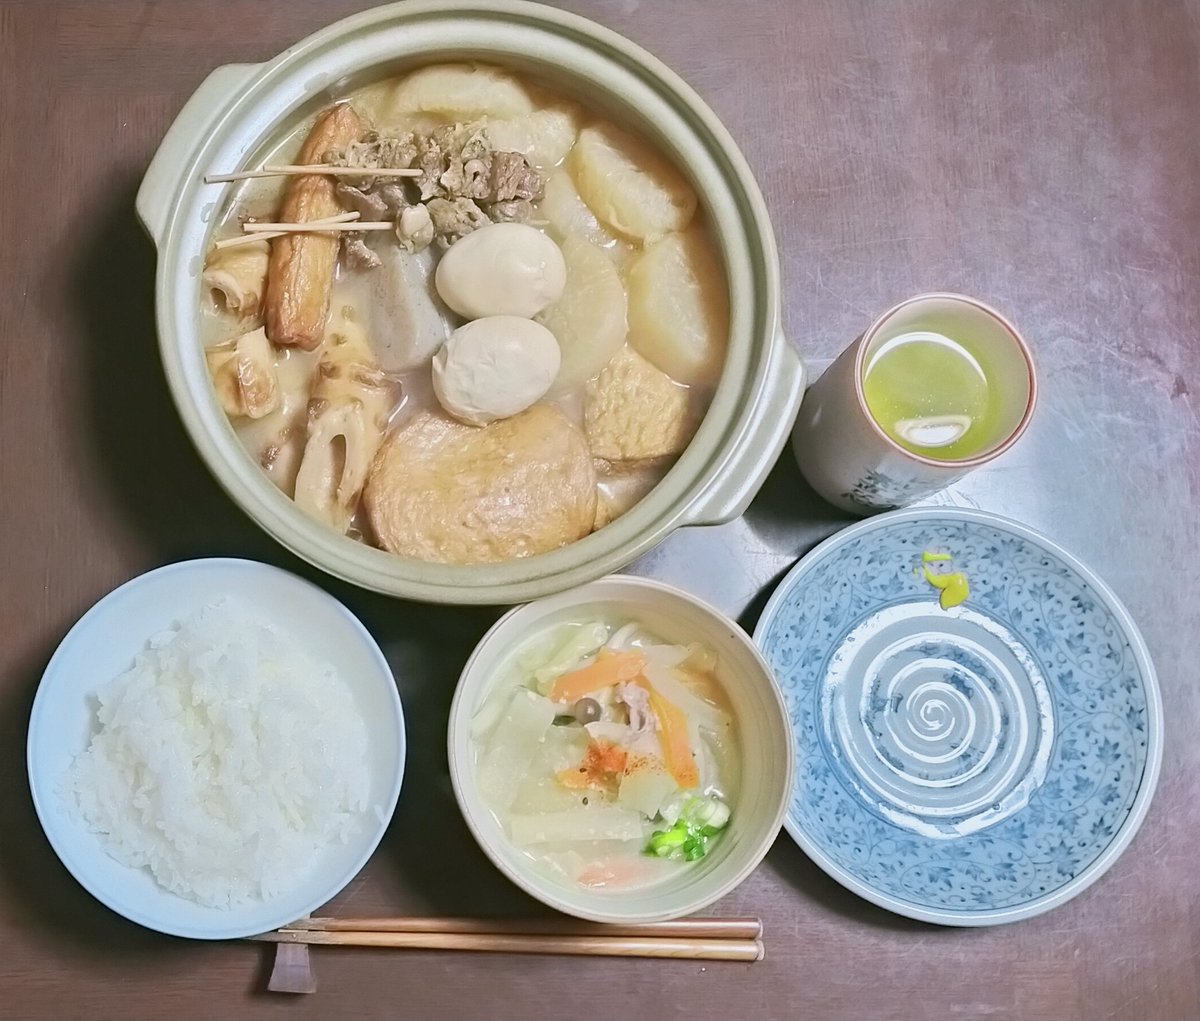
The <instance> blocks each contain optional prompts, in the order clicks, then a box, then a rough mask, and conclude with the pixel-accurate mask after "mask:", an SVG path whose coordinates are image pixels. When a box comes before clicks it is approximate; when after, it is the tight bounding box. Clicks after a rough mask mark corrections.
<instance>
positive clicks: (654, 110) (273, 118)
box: [137, 0, 804, 604]
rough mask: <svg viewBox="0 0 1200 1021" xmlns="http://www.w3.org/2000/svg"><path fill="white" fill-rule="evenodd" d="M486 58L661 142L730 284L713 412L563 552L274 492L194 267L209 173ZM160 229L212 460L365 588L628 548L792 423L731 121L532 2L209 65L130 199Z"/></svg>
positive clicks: (546, 572)
mask: <svg viewBox="0 0 1200 1021" xmlns="http://www.w3.org/2000/svg"><path fill="white" fill-rule="evenodd" d="M454 59H459V60H461V59H478V60H481V61H485V62H490V63H495V64H500V65H505V66H509V67H512V68H513V69H515V70H517V71H520V72H525V73H529V74H530V75H533V76H536V77H538V78H540V79H544V80H546V81H547V82H548V83H549V84H552V85H554V86H556V87H558V88H561V89H562V90H563V91H565V92H569V93H573V94H576V95H578V96H580V97H581V98H583V99H585V101H586V102H587V103H588V104H589V105H590V106H592V107H593V108H595V109H598V110H599V111H601V112H603V113H605V114H607V115H609V116H612V117H614V118H616V119H618V120H619V121H621V122H623V123H625V124H628V125H629V126H631V127H633V128H635V129H636V130H638V131H640V132H642V133H644V134H645V135H647V136H648V137H650V138H652V139H653V140H654V141H655V142H657V143H658V144H659V145H660V146H661V147H662V148H663V150H664V151H665V152H667V153H668V154H670V155H671V156H672V157H673V158H674V159H675V160H676V161H677V163H678V164H679V165H680V166H681V167H682V168H683V169H684V170H685V171H686V172H687V174H688V175H689V176H690V177H691V179H692V181H693V183H694V185H695V187H696V189H697V191H698V193H699V194H700V196H701V198H702V201H703V202H704V204H705V206H706V207H707V212H708V216H709V220H710V223H711V225H712V228H713V234H714V237H715V238H716V241H717V243H718V246H719V248H720V251H721V253H722V255H723V258H724V262H725V268H726V273H727V276H728V282H729V291H730V299H731V301H730V314H731V336H730V343H729V350H728V356H727V358H726V363H725V367H724V371H723V374H722V376H721V379H720V383H719V385H718V387H717V390H716V393H715V395H714V398H713V401H712V404H711V406H710V409H709V412H708V415H707V417H706V418H705V420H704V422H703V424H702V425H701V427H700V429H699V431H698V432H697V434H696V437H695V439H694V440H693V441H692V443H691V445H690V446H689V447H688V449H687V451H686V452H685V453H684V454H683V455H682V456H681V457H680V458H679V460H678V462H677V463H676V464H675V465H674V467H673V468H672V469H671V470H670V471H669V472H668V473H667V475H666V477H665V478H664V479H663V481H662V482H661V483H660V484H659V485H658V486H657V487H656V488H655V489H654V490H653V491H652V492H651V493H650V494H649V495H648V496H647V497H646V498H645V499H643V500H642V501H641V502H640V503H639V504H637V506H635V507H634V508H633V509H632V510H631V511H630V512H629V513H627V514H626V515H624V516H623V517H621V518H619V519H618V520H617V521H616V522H614V523H613V524H611V525H609V526H608V527H607V528H603V529H601V530H600V531H598V532H596V533H594V534H593V535H590V536H588V537H587V538H585V539H582V540H580V541H579V542H575V543H572V544H571V545H569V546H566V547H564V548H562V549H559V550H556V551H554V552H552V553H546V554H542V555H539V556H535V557H530V558H527V559H523V560H514V561H509V562H507V563H503V564H495V565H482V566H455V565H446V564H431V563H425V562H422V561H417V560H410V559H405V558H402V557H397V556H394V555H392V554H389V553H385V552H383V551H381V550H377V549H372V548H370V547H368V546H365V545H363V544H361V543H358V542H355V541H353V540H351V539H348V538H346V537H344V536H341V535H337V534H335V533H334V532H333V531H332V530H329V529H327V528H325V527H324V526H322V525H320V524H318V523H317V522H315V521H312V520H310V519H309V518H308V517H306V516H305V514H304V513H303V512H301V511H300V510H299V509H298V508H297V507H296V506H295V505H294V504H293V503H292V501H291V500H290V499H288V498H287V497H286V496H285V495H283V494H282V493H280V492H279V491H278V490H277V489H276V488H275V487H274V486H273V485H272V484H271V482H270V481H269V479H268V478H267V477H266V475H265V474H264V473H263V472H262V470H261V469H260V468H259V466H258V465H257V463H256V462H255V460H254V459H253V458H252V457H251V456H250V455H249V454H247V452H246V451H245V450H244V449H243V447H242V445H241V444H240V442H239V441H238V438H237V436H236V435H235V434H234V431H233V429H232V427H231V426H230V424H229V422H228V421H227V419H226V417H225V414H224V413H223V412H222V410H221V408H220V406H219V405H218V403H217V400H216V397H215V395H214V393H213V388H212V385H211V383H210V381H209V378H208V372H207V370H206V367H205V363H204V355H203V344H202V340H201V332H200V331H201V323H200V319H201V316H200V293H201V288H200V271H201V265H202V258H203V253H204V251H205V249H206V247H207V244H208V238H209V234H210V231H211V229H212V221H213V219H214V216H215V214H216V212H217V210H218V208H219V206H220V203H221V200H222V196H223V194H224V193H223V192H222V190H221V186H219V185H205V184H204V183H203V181H202V178H203V175H205V174H206V173H213V172H216V171H221V170H231V169H236V168H240V167H246V166H255V165H257V163H256V160H258V159H259V158H260V157H261V154H262V153H264V152H265V151H266V150H267V149H268V148H269V146H270V144H271V143H272V142H273V141H274V140H275V139H276V138H277V137H278V135H279V133H280V127H281V125H285V124H287V123H289V122H291V121H292V120H294V119H297V118H299V117H301V116H303V115H305V114H306V113H309V112H311V111H312V110H314V109H316V108H319V107H320V106H323V105H325V104H328V103H329V102H330V101H331V99H332V98H333V97H336V96H340V95H342V94H343V93H344V92H346V91H347V90H348V89H350V88H353V87H354V86H355V85H357V84H360V83H366V82H368V81H371V80H377V79H379V78H382V77H385V76H388V75H394V74H398V73H400V72H402V71H403V70H405V69H407V68H411V67H416V66H419V65H422V64H427V63H431V62H434V61H442V60H454ZM137 210H138V215H139V216H140V217H141V220H142V222H143V223H144V225H145V227H146V230H147V231H148V232H149V234H150V236H151V238H152V239H153V241H154V243H155V245H156V246H157V248H158V272H157V284H156V290H155V296H156V307H157V318H158V333H159V346H160V349H161V353H162V359H163V364H164V367H165V369H166V376H167V381H168V383H169V384H170V389H171V394H172V396H173V397H174V400H175V404H176V406H177V407H178V409H179V414H180V416H181V418H182V419H183V423H184V425H185V427H186V428H187V431H188V433H189V434H190V435H191V438H192V440H193V442H194V443H195V445H196V447H197V449H198V450H199V452H200V455H201V457H202V458H203V459H204V461H205V462H206V464H207V465H208V467H209V469H210V470H211V471H212V472H213V474H214V475H215V476H216V478H217V479H218V481H219V482H220V484H221V485H222V486H223V487H224V488H225V490H226V491H227V492H228V493H229V495H230V496H231V497H232V498H233V499H234V500H235V501H236V502H237V504H238V505H239V506H240V507H241V508H242V509H243V510H244V511H245V512H246V513H247V514H248V515H250V517H251V518H253V519H254V520H255V521H256V522H258V524H259V525H261V526H262V527H263V528H264V529H265V530H266V531H267V532H269V533H270V534H271V535H272V536H274V537H275V538H276V539H277V540H278V541H279V542H281V543H282V544H283V545H284V546H286V547H287V548H288V549H290V550H292V551H293V552H294V553H296V554H298V555H299V556H301V557H303V558H304V559H305V560H308V561H309V562H310V563H312V564H315V565H316V566H317V567H319V568H321V569H322V570H324V571H327V572H328V573H330V574H333V575H336V576H338V577H340V578H344V579H346V580H347V581H350V582H354V583H356V584H358V585H361V586H363V587H365V588H369V589H374V590H376V591H379V592H386V593H390V594H393V595H397V596H403V597H407V598H412V599H421V600H427V601H434V602H447V603H491V604H496V603H515V602H519V601H522V600H526V599H531V598H535V597H538V596H542V595H545V594H547V593H550V592H555V591H560V590H562V589H566V588H569V587H570V586H572V585H577V584H580V583H582V582H585V581H589V580H591V579H593V578H597V577H600V576H601V575H604V574H607V573H609V572H611V571H613V570H616V569H618V568H620V567H622V566H623V565H625V564H628V563H629V562H630V561H632V560H633V559H634V558H636V557H637V556H639V555H640V554H642V553H645V552H646V551H647V550H649V549H650V548H652V547H653V546H654V545H656V544H657V543H658V542H660V541H661V540H662V539H663V538H664V537H665V536H666V535H667V534H668V533H670V532H671V531H672V530H673V529H675V528H678V527H679V526H681V525H697V524H715V523H719V522H723V521H728V520H731V519H732V518H735V517H737V516H738V515H740V514H741V513H742V511H744V510H745V508H746V506H747V505H748V504H749V502H750V500H751V498H752V497H753V496H754V494H755V493H756V492H757V490H758V488H759V486H760V485H761V484H762V482H763V480H764V479H765V478H766V475H767V472H768V471H769V470H770V468H771V466H772V465H773V464H774V462H775V460H776V458H777V456H778V454H779V452H780V450H781V449H782V447H783V444H784V442H785V440H786V438H787V433H788V430H789V428H790V426H791V423H792V420H793V418H794V417H795V413H796V409H797V407H798V406H799V402H800V396H801V394H802V392H803V389H804V370H803V367H802V364H801V362H800V359H799V358H798V356H797V355H796V353H795V351H794V350H793V348H792V347H791V345H790V344H789V343H788V341H787V340H786V338H785V337H784V336H783V334H782V333H781V331H780V324H779V259H778V255H777V253H776V250H775V239H774V236H773V234H772V231H771V223H770V220H769V218H768V216H767V210H766V207H765V205H764V203H763V199H762V195H761V194H760V193H759V190H758V186H757V185H756V183H755V181H754V177H753V175H752V174H751V172H750V168H749V167H748V166H747V165H746V161H745V159H744V158H743V156H742V154H741V153H740V152H739V151H738V149H737V146H736V145H735V144H734V142H733V140H732V138H730V136H729V133H728V131H726V130H725V128H724V126H723V125H722V124H721V122H720V121H719V120H718V119H717V118H716V116H715V115H714V114H713V112H712V111H711V110H710V109H709V108H708V107H707V106H706V105H705V104H704V103H703V102H702V101H701V99H700V98H699V97H698V96H697V95H696V93H695V92H693V91H692V90H691V89H690V88H689V87H688V86H687V85H686V84H685V83H684V82H683V81H682V80H681V79H680V78H679V77H678V76H677V75H675V74H674V73H673V72H672V71H670V70H669V69H668V68H667V67H666V66H664V65H663V64H662V63H660V62H659V61H658V60H656V59H655V58H654V57H652V56H651V55H650V54H649V53H647V52H646V51H645V50H643V49H641V48H639V47H638V46H635V45H634V44H633V43H631V42H630V41H629V40H627V39H624V38H622V37H621V36H619V35H617V34H616V33H614V32H610V31H608V30H607V29H605V28H602V27H601V26H599V25H596V24H594V23H593V22H590V21H587V20H585V19H583V18H580V17H577V16H575V15H573V14H568V13H565V12H563V11H558V10H554V9H553V8H550V7H544V6H541V5H540V4H532V3H522V2H514V0H507V2H489V3H486V4H484V3H469V2H468V3H446V2H426V0H412V2H408V3H403V4H392V5H389V6H385V7H379V8H375V9H374V10H369V11H365V12H363V13H361V14H358V15H355V16H353V17H350V18H347V19H345V20H344V21H339V22H337V23H336V24H334V25H331V26H330V27H328V28H326V29H324V30H323V31H320V32H318V33H316V34H315V35H313V36H310V37H309V38H307V39H305V40H303V41H302V42H299V43H297V44H296V45H295V46H293V47H291V48H290V49H288V50H287V51H285V52H284V53H282V54H280V55H279V56H278V57H276V58H275V59H273V60H270V61H268V62H267V63H264V64H233V65H228V66H225V67H220V68H217V70H215V71H213V72H212V74H211V75H209V77H208V78H207V79H206V80H205V81H204V82H203V83H202V84H201V85H200V87H199V88H198V89H197V90H196V92H195V94H194V95H193V96H192V97H191V99H189V100H188V102H187V104H186V105H185V106H184V108H183V110H182V111H181V112H180V114H179V116H178V117H177V118H176V120H175V122H174V124H172V126H171V128H170V130H169V131H168V132H167V134H166V137H165V138H164V139H163V142H162V145H161V147H160V148H159V150H158V153H157V154H156V155H155V157H154V160H153V162H152V163H151V165H150V168H149V170H148V171H147V173H146V177H145V180H144V181H143V182H142V187H141V190H140V191H139V193H138V198H137Z"/></svg>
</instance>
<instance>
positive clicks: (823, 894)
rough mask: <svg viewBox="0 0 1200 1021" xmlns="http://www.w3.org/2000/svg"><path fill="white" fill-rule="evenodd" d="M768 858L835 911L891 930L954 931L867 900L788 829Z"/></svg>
mask: <svg viewBox="0 0 1200 1021" xmlns="http://www.w3.org/2000/svg"><path fill="white" fill-rule="evenodd" d="M767 862H768V863H769V864H770V865H771V867H772V868H773V869H774V870H775V872H776V873H777V874H778V875H779V876H780V878H782V879H783V880H784V881H785V882H786V883H788V884H789V885H790V886H792V887H794V888H795V889H796V890H797V892H798V893H799V894H800V895H801V896H803V897H805V898H807V899H809V900H812V901H816V902H817V903H818V904H819V905H820V906H821V907H823V908H824V909H825V910H827V911H829V912H832V913H833V914H837V915H841V916H842V917H844V918H851V919H853V920H854V921H856V922H860V923H862V924H863V925H869V926H872V927H874V928H876V929H886V930H889V931H891V932H919V933H930V934H934V933H948V932H950V931H951V930H950V929H947V928H946V927H945V926H940V925H932V924H930V923H928V922H920V921H917V920H916V919H915V918H905V917H904V916H902V915H897V914H893V913H892V912H890V911H885V910H884V909H883V908H881V907H878V906H876V905H874V904H872V903H871V902H870V901H867V900H863V899H862V898H861V897H859V896H858V895H857V894H855V893H852V892H851V891H850V890H847V889H846V888H845V887H844V886H842V885H841V884H840V883H838V882H837V881H836V880H834V879H832V878H831V877H830V876H829V875H828V874H826V873H825V872H824V871H823V870H822V869H821V868H820V867H819V866H818V865H817V864H816V863H815V862H814V861H813V860H812V859H811V858H809V857H808V855H806V854H805V853H804V852H803V851H802V850H801V849H800V847H799V845H797V844H796V843H795V842H794V841H793V840H792V839H791V837H790V836H789V835H788V834H787V833H786V832H782V833H780V835H779V837H778V838H777V839H776V840H775V843H774V845H773V846H772V848H771V850H770V851H769V852H768V853H767Z"/></svg>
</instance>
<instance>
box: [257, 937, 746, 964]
mask: <svg viewBox="0 0 1200 1021" xmlns="http://www.w3.org/2000/svg"><path fill="white" fill-rule="evenodd" d="M250 939H252V940H256V941H259V942H264V943H308V944H313V945H323V946H350V947H390V948H394V949H404V950H465V951H473V952H485V953H505V954H561V955H566V956H571V957H669V958H677V959H684V960H698V961H761V960H762V959H763V945H762V941H761V940H752V939H700V938H692V939H668V938H653V937H635V936H561V935H528V934H516V933H494V932H493V933H460V932H368V931H356V932H341V931H337V932H326V931H317V930H305V929H279V930H277V931H275V932H266V933H263V934H262V935H261V936H251V937H250Z"/></svg>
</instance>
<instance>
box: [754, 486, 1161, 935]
mask: <svg viewBox="0 0 1200 1021" xmlns="http://www.w3.org/2000/svg"><path fill="white" fill-rule="evenodd" d="M925 552H932V553H943V554H949V555H950V557H951V558H952V560H951V561H950V566H951V567H952V569H953V570H954V571H965V572H966V574H967V576H968V579H969V583H970V595H969V597H968V598H967V600H966V602H964V603H963V604H962V605H960V606H957V607H954V608H952V609H948V610H945V609H942V608H941V606H940V605H939V602H938V595H939V593H938V591H937V590H936V589H935V588H934V587H933V586H932V585H931V584H930V583H929V581H928V580H927V579H926V577H925V575H924V573H923V570H922V568H923V566H924V565H923V562H922V554H923V553H925ZM754 639H755V641H756V642H757V643H758V645H759V647H760V648H761V649H762V651H763V654H764V656H765V657H766V659H767V661H768V663H770V664H771V666H772V668H773V669H774V671H775V675H776V677H777V679H778V681H779V684H780V686H781V688H782V689H783V693H784V697H785V699H786V701H787V704H788V709H789V713H790V715H791V719H792V725H793V730H794V733H795V741H796V753H797V754H796V784H795V788H794V790H793V793H792V800H791V805H790V808H789V810H788V816H787V820H786V822H785V826H786V827H787V830H788V832H789V833H790V834H791V835H792V837H793V838H794V839H795V840H796V842H797V843H798V844H799V845H800V846H801V847H802V848H803V849H804V850H805V851H806V852H807V853H808V854H809V856H810V857H812V859H813V860H814V861H816V863H817V864H818V865H820V866H821V868H823V869H824V870H825V871H826V872H828V873H829V874H830V875H831V876H833V878H834V879H836V880H838V882H840V883H842V884H843V885H845V886H847V887H849V888H850V889H851V890H853V891H854V892H855V893H858V894H860V895H861V896H863V897H865V898H866V899H867V900H870V901H873V902H874V903H876V904H878V905H880V906H881V907H884V908H887V909H888V910H890V911H895V912H897V913H899V914H902V915H908V916H910V917H912V918H919V919H923V920H925V921H930V922H939V923H942V924H946V925H990V924H994V923H998V922H1012V921H1017V920H1018V919H1021V918H1028V917H1030V916H1032V915H1036V914H1040V913H1041V912H1043V911H1048V910H1049V909H1050V908H1053V907H1056V906H1057V905H1059V904H1062V903H1063V902H1065V901H1067V900H1069V899H1070V898H1071V897H1073V896H1075V895H1076V894H1077V893H1079V892H1080V891H1081V890H1083V889H1085V888H1086V887H1087V886H1089V885H1091V884H1092V883H1093V882H1095V881H1096V880H1097V879H1098V878H1099V877H1100V876H1101V875H1102V874H1103V873H1104V871H1105V870H1106V869H1108V867H1109V866H1110V865H1112V863H1113V862H1114V861H1116V859H1117V857H1118V856H1119V855H1120V854H1121V852H1122V851H1123V850H1124V849H1125V847H1126V846H1127V845H1128V844H1129V842H1130V840H1132V839H1133V836H1134V834H1135V833H1136V832H1137V829H1138V826H1139V825H1141V822H1142V819H1143V818H1144V817H1145V814H1146V810H1147V808H1148V807H1149V805H1150V799H1151V797H1152V796H1153V794H1154V787H1155V784H1156V782H1157V780H1158V772H1159V766H1160V764H1161V760H1162V702H1161V699H1160V697H1159V692H1158V684H1157V681H1156V680H1155V676H1154V667H1153V665H1152V664H1151V662H1150V656H1149V654H1148V653H1147V651H1146V646H1145V643H1144V642H1143V640H1142V637H1141V635H1140V634H1139V633H1138V630H1137V628H1136V626H1135V625H1134V623H1133V621H1132V620H1131V619H1130V616H1129V613H1128V612H1127V611H1126V609H1125V608H1124V607H1123V606H1122V605H1121V603H1120V601H1119V600H1118V599H1117V598H1116V596H1115V595H1113V593H1112V592H1111V591H1110V590H1109V589H1108V587H1107V586H1106V585H1105V584H1104V583H1103V582H1102V581H1101V580H1100V579H1099V578H1097V577H1096V576H1095V575H1094V574H1092V572H1091V571H1089V570H1088V569H1087V568H1086V567H1084V566H1083V564H1081V563H1080V562H1079V561H1078V560H1076V559H1075V558H1074V557H1072V556H1070V555H1069V554H1068V553H1066V552H1065V551H1063V550H1062V549H1060V548H1059V547H1058V546H1056V545H1055V544H1054V543H1053V542H1051V541H1050V540H1048V539H1046V538H1045V537H1043V536H1041V535H1038V534H1037V533H1036V532H1033V531H1031V530H1030V529H1028V528H1025V527H1024V526H1022V525H1019V524H1016V523H1015V522H1012V521H1008V520H1006V519H1004V518H1001V517H997V516H995V515H993V514H987V513H983V512H980V511H970V510H960V509H955V508H946V507H928V508H918V509H915V510H907V511H897V512H894V513H891V514H885V515H881V516H879V517H876V518H872V519H869V520H867V521H863V522H861V523H859V524H857V525H854V526H852V527H850V528H848V529H846V530H845V531H843V532H840V533H838V534H837V535H835V536H834V537H833V538H831V539H829V540H827V541H826V542H824V543H822V544H821V545H820V546H818V547H817V548H816V549H814V550H813V551H812V552H811V553H809V554H808V555H807V556H806V557H804V558H803V559H802V560H801V561H800V562H799V563H798V564H797V565H796V566H795V568H793V569H792V571H791V572H790V573H789V574H788V575H787V577H786V578H785V579H784V580H783V582H782V583H781V584H780V586H779V588H778V590H777V591H776V592H775V594H774V595H773V596H772V598H771V601H770V602H769V603H768V604H767V607H766V609H765V610H764V611H763V615H762V619H761V620H760V621H759V624H758V627H757V629H756V630H755V633H754Z"/></svg>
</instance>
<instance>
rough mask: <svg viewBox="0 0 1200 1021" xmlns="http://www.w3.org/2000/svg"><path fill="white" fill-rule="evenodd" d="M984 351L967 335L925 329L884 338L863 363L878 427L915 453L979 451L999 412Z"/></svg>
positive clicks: (957, 456)
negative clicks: (986, 366) (959, 336)
mask: <svg viewBox="0 0 1200 1021" xmlns="http://www.w3.org/2000/svg"><path fill="white" fill-rule="evenodd" d="M987 362H988V358H987V354H986V352H984V351H980V350H979V347H978V345H976V344H973V343H972V341H971V337H970V336H969V335H963V336H962V338H961V339H958V338H956V337H953V336H948V335H947V334H945V333H941V332H938V331H936V330H929V329H917V330H911V331H909V332H906V333H901V334H899V335H897V336H895V337H891V338H889V339H888V340H887V341H885V342H884V343H882V344H881V345H880V346H879V348H878V349H877V350H876V351H875V352H874V353H873V354H872V355H871V356H870V357H869V359H868V361H867V364H866V367H865V368H864V370H863V396H864V397H865V399H866V402H867V409H868V410H869V411H870V413H871V417H872V418H874V419H875V421H876V422H877V423H878V424H879V427H880V428H881V429H882V430H883V431H884V432H885V433H887V434H888V436H890V437H891V438H892V439H893V440H894V441H895V442H896V443H898V444H900V446H902V447H904V449H905V450H911V451H912V452H913V453H914V454H924V455H925V456H926V457H935V458H938V459H939V460H945V461H961V460H963V459H964V458H969V457H974V456H975V455H976V454H979V453H981V452H982V451H983V450H984V449H985V448H986V447H987V445H988V444H989V443H990V442H991V438H992V437H993V436H995V434H996V431H997V428H998V427H999V425H1000V419H1001V417H1002V412H1003V402H1002V401H1001V398H1000V394H999V392H998V389H997V386H996V384H994V383H993V382H992V381H991V380H990V379H989V378H988V372H987V370H986V369H985V368H984V365H985V364H986V363H987Z"/></svg>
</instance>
